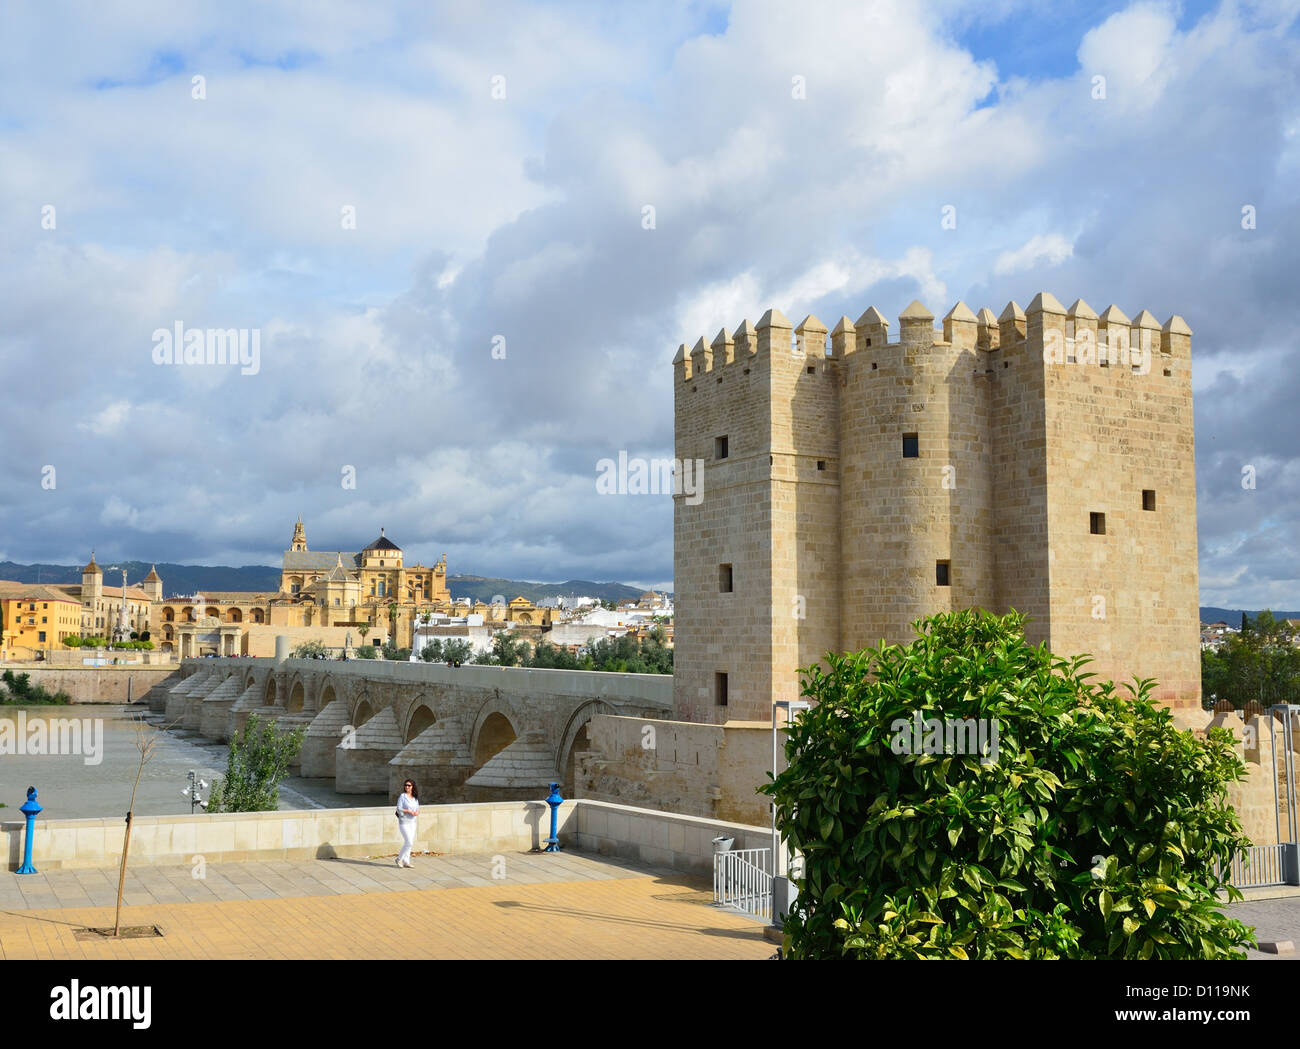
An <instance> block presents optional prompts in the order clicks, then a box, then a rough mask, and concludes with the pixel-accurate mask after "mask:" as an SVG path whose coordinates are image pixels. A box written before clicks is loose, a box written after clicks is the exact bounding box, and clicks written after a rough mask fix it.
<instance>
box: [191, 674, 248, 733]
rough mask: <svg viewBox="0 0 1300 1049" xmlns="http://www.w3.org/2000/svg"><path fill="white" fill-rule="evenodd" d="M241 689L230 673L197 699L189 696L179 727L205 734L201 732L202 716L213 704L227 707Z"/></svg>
mask: <svg viewBox="0 0 1300 1049" xmlns="http://www.w3.org/2000/svg"><path fill="white" fill-rule="evenodd" d="M241 691H243V690H242V689H241V688H240V687H239V679H238V678H237V677H235V676H234V675H233V674H232V675H231V676H230V677H228V678H226V679H225V680H224V681H222V682H221V683H220V684H219V685H217V687H216V688H214V689H212V690H211V691H210V692H208V693H207V694H206V695H204V696H200V697H198V698H197V699H195V698H193V697H191V698H190V699H188V700H186V702H185V717H184V719H183V720H182V721H181V727H182V728H187V729H192V730H193V731H195V732H199V733H202V734H203V735H207V733H206V732H203V718H204V715H205V714H206V713H207V711H208V710H209V709H211V707H212V705H214V704H216V705H220V706H222V707H223V708H224V709H229V708H230V704H232V703H233V702H234V701H235V700H236V699H238V698H239V693H240V692H241Z"/></svg>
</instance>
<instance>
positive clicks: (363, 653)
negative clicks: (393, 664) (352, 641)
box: [357, 645, 379, 659]
mask: <svg viewBox="0 0 1300 1049" xmlns="http://www.w3.org/2000/svg"><path fill="white" fill-rule="evenodd" d="M378 655H379V651H378V650H377V649H376V648H375V646H374V645H358V646H357V658H358V659H374V658H375V657H376V656H378Z"/></svg>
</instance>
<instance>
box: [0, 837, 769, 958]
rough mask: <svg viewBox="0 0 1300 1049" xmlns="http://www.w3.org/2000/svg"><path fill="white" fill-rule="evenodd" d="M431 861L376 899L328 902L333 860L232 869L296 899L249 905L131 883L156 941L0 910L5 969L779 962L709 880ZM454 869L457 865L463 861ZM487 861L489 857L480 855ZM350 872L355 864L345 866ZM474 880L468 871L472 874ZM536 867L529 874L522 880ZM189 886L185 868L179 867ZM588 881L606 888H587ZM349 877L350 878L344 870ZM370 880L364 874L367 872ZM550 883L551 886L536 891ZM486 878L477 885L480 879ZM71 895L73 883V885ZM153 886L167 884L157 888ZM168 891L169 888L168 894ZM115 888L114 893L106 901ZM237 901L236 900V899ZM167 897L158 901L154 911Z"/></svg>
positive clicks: (125, 916) (582, 860)
mask: <svg viewBox="0 0 1300 1049" xmlns="http://www.w3.org/2000/svg"><path fill="white" fill-rule="evenodd" d="M438 859H439V858H436V857H434V858H427V859H425V860H424V861H423V862H421V860H420V859H418V858H417V859H416V861H415V863H416V866H415V867H414V868H413V869H412V870H402V871H399V870H397V868H395V867H394V868H392V874H393V875H395V877H389V876H387V875H385V874H381V873H380V871H379V870H376V871H374V872H373V873H374V877H373V879H371V880H373V882H374V883H375V884H376V886H377V888H374V889H371V890H366V891H361V890H359V889H357V887H356V886H355V885H352V884H350V883H349V882H348V881H347V879H346V878H339V879H338V880H340V881H342V882H343V883H344V884H345V885H348V887H349V888H352V889H353V891H352V892H350V893H349V892H345V891H337V892H336V891H333V890H332V889H330V888H329V887H328V886H326V885H325V884H324V882H325V881H326V880H327V879H329V880H334V879H333V878H331V877H330V876H331V875H332V874H333V873H334V870H333V869H334V868H335V867H337V866H338V864H339V862H340V861H337V860H311V861H304V862H303V863H301V864H290V865H288V867H287V868H285V869H282V870H280V871H276V872H271V871H260V870H258V869H257V868H258V867H260V866H261V865H260V864H256V863H246V864H239V865H237V866H238V867H239V868H240V869H241V870H242V871H243V872H244V873H245V874H246V875H248V876H249V877H248V879H247V880H250V881H253V882H257V883H260V882H261V881H262V879H263V878H266V877H270V876H271V875H272V874H279V875H280V877H279V878H276V879H275V880H279V881H285V882H289V883H290V884H292V885H293V886H294V891H295V893H297V894H296V895H289V896H275V895H270V892H271V890H269V889H266V892H267V893H268V896H267V898H265V899H248V898H245V893H251V891H252V890H251V889H239V888H235V887H234V886H233V884H230V883H231V882H233V880H234V879H233V878H232V879H217V878H213V877H211V874H212V872H213V870H214V868H209V875H210V877H209V878H208V879H205V880H203V881H199V880H195V879H192V880H193V882H194V884H195V885H196V886H198V887H199V891H201V892H206V893H207V894H208V898H206V899H204V900H201V901H198V902H183V901H180V900H175V899H173V897H176V896H179V895H180V894H179V892H178V891H177V890H175V889H174V888H171V887H170V885H169V884H167V883H168V882H169V878H163V879H150V880H152V881H154V882H155V884H154V885H153V886H147V885H143V884H139V883H133V888H132V892H131V899H132V900H133V901H134V900H136V899H139V898H141V897H143V896H147V897H148V899H147V901H146V902H145V903H144V904H142V905H137V904H134V903H132V905H129V906H126V907H124V908H123V913H122V920H123V923H124V924H130V925H136V924H158V925H160V926H161V927H162V928H163V931H164V934H165V935H164V936H163V937H162V938H161V939H151V940H120V941H111V940H107V941H106V940H95V941H79V940H77V939H75V937H74V933H75V931H76V930H77V928H79V927H81V926H85V925H96V926H103V925H108V924H111V923H112V919H113V908H112V906H104V907H87V906H71V905H70V906H60V905H59V904H58V903H57V902H56V903H53V904H51V907H50V908H41V909H36V908H30V907H28V908H21V909H19V908H9V907H5V906H3V905H0V960H6V961H8V960H16V959H32V958H62V959H68V958H75V959H80V958H87V959H98V958H120V959H129V958H176V959H189V958H218V959H245V958H247V959H254V958H256V959H268V958H284V959H313V958H340V959H342V958H358V959H360V958H462V959H485V958H519V959H535V960H555V959H565V958H596V959H619V958H664V959H676V958H701V959H732V958H734V959H755V960H758V959H766V958H770V957H771V956H772V954H773V952H774V950H775V948H774V947H773V946H772V944H770V943H768V942H767V941H766V940H764V939H763V930H762V925H761V923H759V922H756V921H754V920H753V919H751V918H748V917H745V916H743V915H738V914H735V913H733V912H730V911H726V910H722V909H719V908H717V907H714V906H712V904H711V902H710V901H711V893H710V891H709V888H710V887H709V885H708V882H707V880H706V879H700V878H695V877H691V876H689V875H683V874H681V873H678V872H675V871H665V870H657V869H655V868H647V867H643V866H642V865H640V864H632V863H624V862H621V861H620V862H617V863H611V862H609V861H607V860H605V859H604V858H600V859H595V858H592V857H575V856H572V855H570V856H567V857H566V861H568V862H566V863H565V864H564V865H563V867H565V868H567V871H566V873H565V876H564V877H563V878H562V880H550V879H554V878H555V875H556V871H557V870H559V869H560V865H556V867H555V868H554V869H547V867H546V866H545V864H544V863H539V864H535V865H530V864H526V863H522V862H521V863H518V864H515V863H512V860H513V859H514V857H513V856H512V855H510V854H507V855H506V877H505V878H502V879H496V880H491V881H489V882H488V883H487V884H485V885H483V886H481V887H469V886H466V885H465V880H466V879H469V878H476V879H477V878H478V876H477V875H475V874H466V873H463V872H462V871H461V870H460V866H461V865H459V864H458V865H451V864H440V863H439V862H438ZM462 859H463V858H462ZM486 859H487V860H489V861H490V860H491V857H486ZM347 862H349V863H353V864H355V863H358V862H361V861H355V860H354V861H347ZM468 866H469V869H471V870H473V869H476V868H475V864H474V863H472V862H471V863H470V864H469V865H468ZM530 866H531V868H532V869H529V868H530ZM421 868H426V870H425V872H424V881H425V883H426V885H427V887H424V888H419V887H416V885H415V883H414V881H411V880H408V881H407V882H405V883H404V882H403V881H402V880H401V875H407V876H410V875H417V876H418V875H420V873H421ZM180 870H183V871H184V872H185V874H186V876H187V877H188V876H189V868H188V867H186V868H181V869H180ZM593 871H599V872H600V873H604V874H605V875H606V877H605V878H603V879H599V880H596V879H591V878H589V877H585V875H589V874H590V873H592V872H593ZM71 873H72V872H67V871H57V872H54V873H52V874H50V875H48V876H45V875H27V876H24V877H23V878H22V879H19V880H20V881H24V880H33V881H34V880H36V879H41V878H44V879H47V881H46V884H51V883H52V884H53V886H54V887H58V886H59V885H61V884H63V882H64V880H65V879H67V878H68V876H69V875H70V874H71ZM353 873H355V872H353ZM366 873H371V872H369V871H367V872H366ZM14 877H15V876H13V875H12V874H7V875H6V876H5V878H4V879H0V892H6V893H9V894H10V895H13V894H14V893H17V894H18V895H20V896H22V897H23V898H24V900H25V899H27V898H28V890H27V889H26V888H24V887H22V886H21V885H20V886H18V887H17V888H15V886H14V885H13V884H12V883H13V880H14ZM543 877H545V878H547V879H548V880H542V878H543ZM479 880H483V879H479ZM71 881H72V882H73V883H75V879H71ZM159 881H161V882H162V883H164V884H163V885H159V884H158V882H159ZM164 886H166V887H164ZM115 894H116V888H114V895H115ZM236 894H237V895H236ZM159 896H165V897H167V899H166V900H160V899H158V897H159ZM55 897H56V893H55V892H54V891H52V889H49V888H44V889H42V887H41V886H35V885H34V886H32V890H31V898H39V899H47V898H49V899H53V898H55Z"/></svg>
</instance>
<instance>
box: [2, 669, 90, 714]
mask: <svg viewBox="0 0 1300 1049" xmlns="http://www.w3.org/2000/svg"><path fill="white" fill-rule="evenodd" d="M0 683H3V685H4V687H3V688H0V704H9V705H12V706H41V705H47V706H66V705H67V704H69V703H71V702H72V697H71V696H70V695H68V693H66V692H64V691H63V689H59V690H58V691H57V692H51V691H49V690H48V689H46V688H45V687H43V686H41V685H33V684H32V676H31V674H15V673H14V672H13V671H12V670H6V671H4V673H0Z"/></svg>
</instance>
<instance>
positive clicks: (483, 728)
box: [469, 700, 519, 768]
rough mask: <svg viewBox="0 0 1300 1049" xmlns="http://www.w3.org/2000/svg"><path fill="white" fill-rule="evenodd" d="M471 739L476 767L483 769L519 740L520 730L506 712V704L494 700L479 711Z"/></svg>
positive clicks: (471, 751) (471, 749)
mask: <svg viewBox="0 0 1300 1049" xmlns="http://www.w3.org/2000/svg"><path fill="white" fill-rule="evenodd" d="M469 738H470V741H471V742H470V753H471V754H472V755H473V757H474V767H475V768H482V767H483V766H484V765H485V764H487V762H488V761H489V760H490V759H491V758H493V757H495V756H496V755H497V754H500V753H501V751H503V750H505V749H506V747H508V746H510V744H511V743H513V742H514V741H515V740H516V739H518V738H519V730H518V728H517V727H516V725H515V723H514V721H513V720H512V719H511V717H510V715H509V714H508V713H507V712H506V708H505V704H503V703H502V702H500V701H499V700H493V701H492V702H489V703H487V704H486V705H485V706H484V707H483V709H482V710H480V711H479V714H478V717H477V718H475V719H474V731H473V732H472V733H470V737H469Z"/></svg>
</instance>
